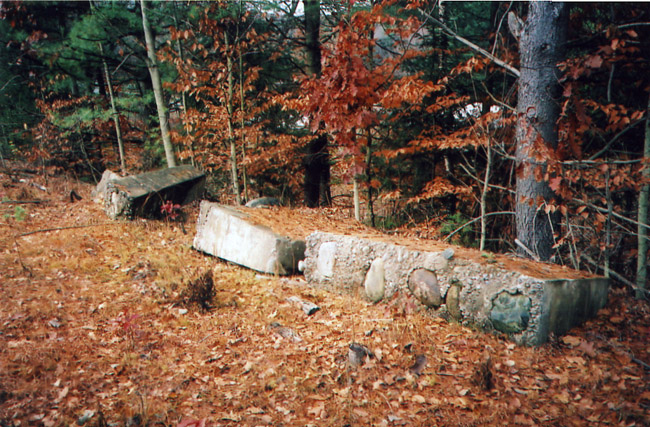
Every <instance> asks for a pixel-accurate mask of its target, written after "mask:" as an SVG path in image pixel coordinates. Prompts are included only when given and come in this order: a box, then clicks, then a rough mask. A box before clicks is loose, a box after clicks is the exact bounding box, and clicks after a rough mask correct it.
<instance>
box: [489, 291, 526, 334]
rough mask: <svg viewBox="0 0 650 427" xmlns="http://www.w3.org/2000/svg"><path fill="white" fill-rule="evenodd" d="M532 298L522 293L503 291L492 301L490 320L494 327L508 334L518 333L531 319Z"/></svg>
mask: <svg viewBox="0 0 650 427" xmlns="http://www.w3.org/2000/svg"><path fill="white" fill-rule="evenodd" d="M531 305H532V304H531V301H530V298H529V297H527V296H525V295H522V294H519V293H517V294H514V295H512V294H510V293H509V292H505V291H504V292H501V293H500V294H499V295H498V296H497V297H496V298H495V299H494V301H492V310H490V320H491V321H492V325H493V326H494V329H496V330H498V331H501V332H504V333H506V334H516V333H519V332H522V331H523V330H525V329H526V328H527V327H528V322H529V320H530V307H531Z"/></svg>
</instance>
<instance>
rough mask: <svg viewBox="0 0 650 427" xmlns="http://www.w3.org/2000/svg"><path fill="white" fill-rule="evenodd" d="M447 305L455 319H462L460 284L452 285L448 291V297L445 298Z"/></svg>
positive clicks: (448, 310)
mask: <svg viewBox="0 0 650 427" xmlns="http://www.w3.org/2000/svg"><path fill="white" fill-rule="evenodd" d="M445 304H446V305H447V312H448V313H449V315H450V316H451V317H452V318H453V319H454V320H459V321H460V320H461V319H462V317H463V316H462V314H461V312H460V285H457V284H456V285H451V286H450V287H449V290H448V291H447V298H446V300H445Z"/></svg>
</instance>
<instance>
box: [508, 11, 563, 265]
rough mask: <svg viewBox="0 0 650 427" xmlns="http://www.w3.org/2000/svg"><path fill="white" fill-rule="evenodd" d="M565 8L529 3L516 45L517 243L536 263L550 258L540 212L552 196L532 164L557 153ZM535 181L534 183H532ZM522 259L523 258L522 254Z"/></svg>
mask: <svg viewBox="0 0 650 427" xmlns="http://www.w3.org/2000/svg"><path fill="white" fill-rule="evenodd" d="M567 23H568V8H567V6H566V4H564V3H551V2H544V1H533V2H530V4H529V11H528V19H527V20H526V23H525V25H524V30H523V32H522V34H521V39H520V42H519V50H520V55H521V67H520V69H521V75H520V77H519V99H518V103H517V129H516V141H517V150H516V159H517V185H516V187H517V189H516V194H517V199H516V202H515V213H516V223H517V238H518V239H519V241H520V242H521V243H523V245H524V246H525V247H526V248H528V249H529V250H530V251H531V252H532V253H534V254H535V255H536V256H537V257H538V258H539V259H540V260H543V261H548V260H549V259H550V258H551V255H552V253H553V249H552V248H553V242H554V240H553V233H554V231H555V230H557V224H558V221H557V218H556V215H555V214H548V213H547V212H546V210H545V208H546V207H547V206H548V204H549V203H552V199H553V192H552V191H551V189H550V187H549V185H548V182H546V181H545V180H543V179H537V178H539V177H543V176H544V173H545V172H546V165H547V164H546V161H545V160H543V159H539V158H536V150H537V147H539V146H540V144H544V145H546V146H548V147H550V148H551V149H554V148H556V147H557V138H558V136H557V126H556V122H557V119H558V117H559V112H560V109H559V104H558V97H559V85H558V69H557V63H558V62H559V61H561V60H562V58H563V55H564V50H565V48H566V47H565V42H566V37H567ZM536 175H537V178H536ZM521 254H522V255H527V254H526V252H525V251H522V252H521Z"/></svg>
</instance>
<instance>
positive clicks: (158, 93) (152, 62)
mask: <svg viewBox="0 0 650 427" xmlns="http://www.w3.org/2000/svg"><path fill="white" fill-rule="evenodd" d="M140 8H141V9H142V28H143V30H144V39H145V42H146V44H147V58H148V61H147V68H149V74H150V75H151V84H152V86H153V94H154V98H155V99H156V109H157V110H158V121H159V122H160V134H161V137H162V140H163V148H164V149H165V158H166V160H167V167H170V168H173V167H175V166H176V158H175V157H174V147H173V146H172V140H171V136H170V134H169V123H168V121H167V106H166V105H165V98H164V97H163V89H162V82H161V80H160V72H159V71H158V59H157V58H156V48H155V45H154V39H153V33H152V32H151V26H150V25H149V19H148V18H147V4H146V1H145V0H140Z"/></svg>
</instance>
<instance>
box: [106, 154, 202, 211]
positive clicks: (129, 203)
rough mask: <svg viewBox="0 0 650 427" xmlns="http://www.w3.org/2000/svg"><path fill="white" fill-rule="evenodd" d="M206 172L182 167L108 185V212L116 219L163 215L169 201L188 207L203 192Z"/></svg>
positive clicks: (124, 179) (120, 180) (113, 181)
mask: <svg viewBox="0 0 650 427" xmlns="http://www.w3.org/2000/svg"><path fill="white" fill-rule="evenodd" d="M204 183H205V173H203V172H201V171H200V170H198V169H196V168H195V167H193V166H178V167H175V168H167V169H161V170H157V171H153V172H146V173H142V174H139V175H131V176H127V177H124V178H119V179H114V180H112V181H109V182H108V185H107V188H106V195H105V204H104V209H105V211H106V214H107V215H108V216H109V217H110V218H112V219H117V218H128V219H132V218H133V217H135V216H144V217H156V216H160V215H161V212H160V207H161V206H162V205H163V204H164V203H165V202H167V201H170V202H172V203H173V204H180V205H184V204H187V203H190V202H193V201H194V200H197V199H198V198H199V197H200V196H201V193H202V192H203V186H204Z"/></svg>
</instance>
